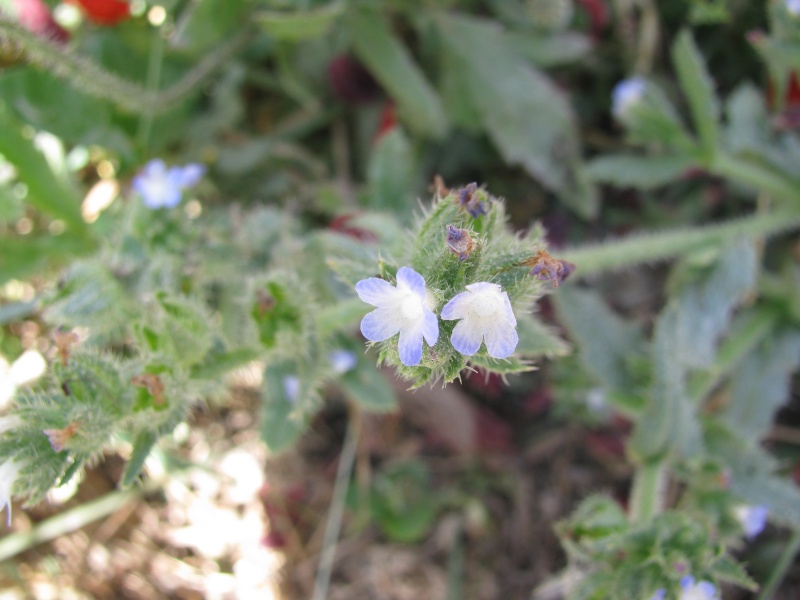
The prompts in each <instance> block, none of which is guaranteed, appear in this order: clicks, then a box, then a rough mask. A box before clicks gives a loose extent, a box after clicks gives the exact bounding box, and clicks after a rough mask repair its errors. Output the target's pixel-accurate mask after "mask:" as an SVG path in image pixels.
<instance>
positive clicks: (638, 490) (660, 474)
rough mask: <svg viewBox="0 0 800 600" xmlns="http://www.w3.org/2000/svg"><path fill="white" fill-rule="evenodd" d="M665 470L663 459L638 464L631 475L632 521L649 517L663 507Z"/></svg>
mask: <svg viewBox="0 0 800 600" xmlns="http://www.w3.org/2000/svg"><path fill="white" fill-rule="evenodd" d="M666 482H667V470H666V465H665V463H664V461H663V460H654V461H650V462H646V463H643V464H640V465H639V466H638V467H637V468H636V473H635V474H634V476H633V489H632V490H631V499H630V515H631V520H632V521H634V522H642V521H647V520H648V519H651V518H652V517H653V516H655V515H657V514H658V513H660V512H661V511H662V510H663V509H664V486H665V484H666Z"/></svg>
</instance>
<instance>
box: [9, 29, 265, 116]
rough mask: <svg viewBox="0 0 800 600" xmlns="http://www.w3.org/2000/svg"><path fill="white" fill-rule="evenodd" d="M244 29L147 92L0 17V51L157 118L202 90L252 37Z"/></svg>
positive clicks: (83, 88) (119, 104)
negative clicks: (15, 54) (165, 84)
mask: <svg viewBox="0 0 800 600" xmlns="http://www.w3.org/2000/svg"><path fill="white" fill-rule="evenodd" d="M251 33H252V32H251V30H250V29H248V28H244V29H243V30H242V31H241V32H240V33H239V34H237V35H235V36H233V37H231V38H230V39H229V40H228V41H226V42H224V43H223V44H221V45H220V46H218V47H216V48H214V50H213V51H211V52H209V53H208V54H207V55H206V56H205V58H203V60H201V61H199V62H198V63H197V66H195V67H194V68H193V69H192V70H190V71H189V72H188V73H186V75H184V76H183V78H182V79H181V80H179V81H178V82H176V83H174V84H173V85H171V86H170V87H168V88H166V89H164V90H162V91H158V92H157V91H155V90H146V89H144V88H142V86H140V85H137V84H135V83H132V82H130V81H128V80H126V79H123V78H122V77H119V76H117V75H114V74H112V73H109V72H108V71H106V70H105V69H103V68H101V67H100V66H98V65H97V64H95V63H94V62H92V61H90V60H88V59H86V58H84V57H82V56H78V55H77V54H75V53H74V52H70V51H65V50H64V48H63V47H62V46H57V45H55V44H53V43H52V42H49V41H47V40H44V39H42V38H40V37H37V36H36V35H34V34H33V33H31V32H29V31H27V30H26V29H23V28H22V27H21V26H20V25H19V24H17V23H15V22H14V21H12V20H10V19H9V18H8V17H7V16H5V15H3V14H2V13H0V47H7V48H11V49H14V50H15V51H18V52H21V53H22V55H23V56H24V58H25V60H26V61H27V62H28V63H30V64H31V65H34V66H37V67H40V68H42V69H45V70H47V71H50V72H51V73H53V74H54V75H55V76H56V77H59V78H60V79H64V80H66V81H69V82H70V83H71V84H72V85H74V86H75V87H76V88H78V89H80V90H81V91H82V92H85V93H86V94H89V95H91V96H95V97H97V98H103V99H106V100H110V101H111V102H113V103H114V104H116V105H117V106H119V107H120V108H123V109H125V110H129V111H131V112H134V113H144V114H148V113H151V114H157V113H159V112H162V111H164V110H167V109H169V108H171V107H172V106H174V105H175V104H176V103H178V102H180V101H181V100H183V99H184V98H186V97H187V96H188V95H189V94H191V93H192V92H194V91H195V90H197V89H198V88H199V87H200V84H202V83H203V81H204V80H205V79H206V78H207V77H208V76H209V75H211V74H212V73H213V72H214V71H216V70H217V69H219V68H220V67H221V66H223V65H224V64H226V63H227V62H228V61H229V60H230V59H231V57H232V56H233V55H234V54H235V53H236V52H237V51H238V50H239V49H240V48H242V46H244V44H245V42H246V41H247V40H248V39H249V38H250V36H251Z"/></svg>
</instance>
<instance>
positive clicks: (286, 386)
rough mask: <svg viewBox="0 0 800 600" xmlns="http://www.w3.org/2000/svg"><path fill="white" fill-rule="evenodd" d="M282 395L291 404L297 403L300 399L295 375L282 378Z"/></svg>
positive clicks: (298, 385)
mask: <svg viewBox="0 0 800 600" xmlns="http://www.w3.org/2000/svg"><path fill="white" fill-rule="evenodd" d="M283 393H284V394H285V395H286V399H287V400H288V401H289V402H291V403H292V404H294V403H295V402H297V399H298V398H299V397H300V379H298V377H297V376H296V375H286V376H285V377H284V378H283Z"/></svg>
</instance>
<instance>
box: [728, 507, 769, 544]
mask: <svg viewBox="0 0 800 600" xmlns="http://www.w3.org/2000/svg"><path fill="white" fill-rule="evenodd" d="M768 514H769V509H768V508H767V507H766V506H738V507H736V509H735V511H734V515H735V516H736V520H737V521H739V524H740V525H741V526H742V529H743V530H744V535H745V537H746V538H747V539H753V538H754V537H756V536H757V535H758V534H759V533H761V532H762V531H764V527H766V525H767V515H768Z"/></svg>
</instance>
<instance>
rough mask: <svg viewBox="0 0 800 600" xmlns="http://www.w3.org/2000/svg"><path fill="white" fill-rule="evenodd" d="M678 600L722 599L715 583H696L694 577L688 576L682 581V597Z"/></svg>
mask: <svg viewBox="0 0 800 600" xmlns="http://www.w3.org/2000/svg"><path fill="white" fill-rule="evenodd" d="M678 600H720V597H719V594H717V588H716V587H715V586H714V584H713V583H710V582H708V581H698V582H695V580H694V577H692V576H691V575H687V576H686V577H684V578H683V579H681V595H680V596H678Z"/></svg>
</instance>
